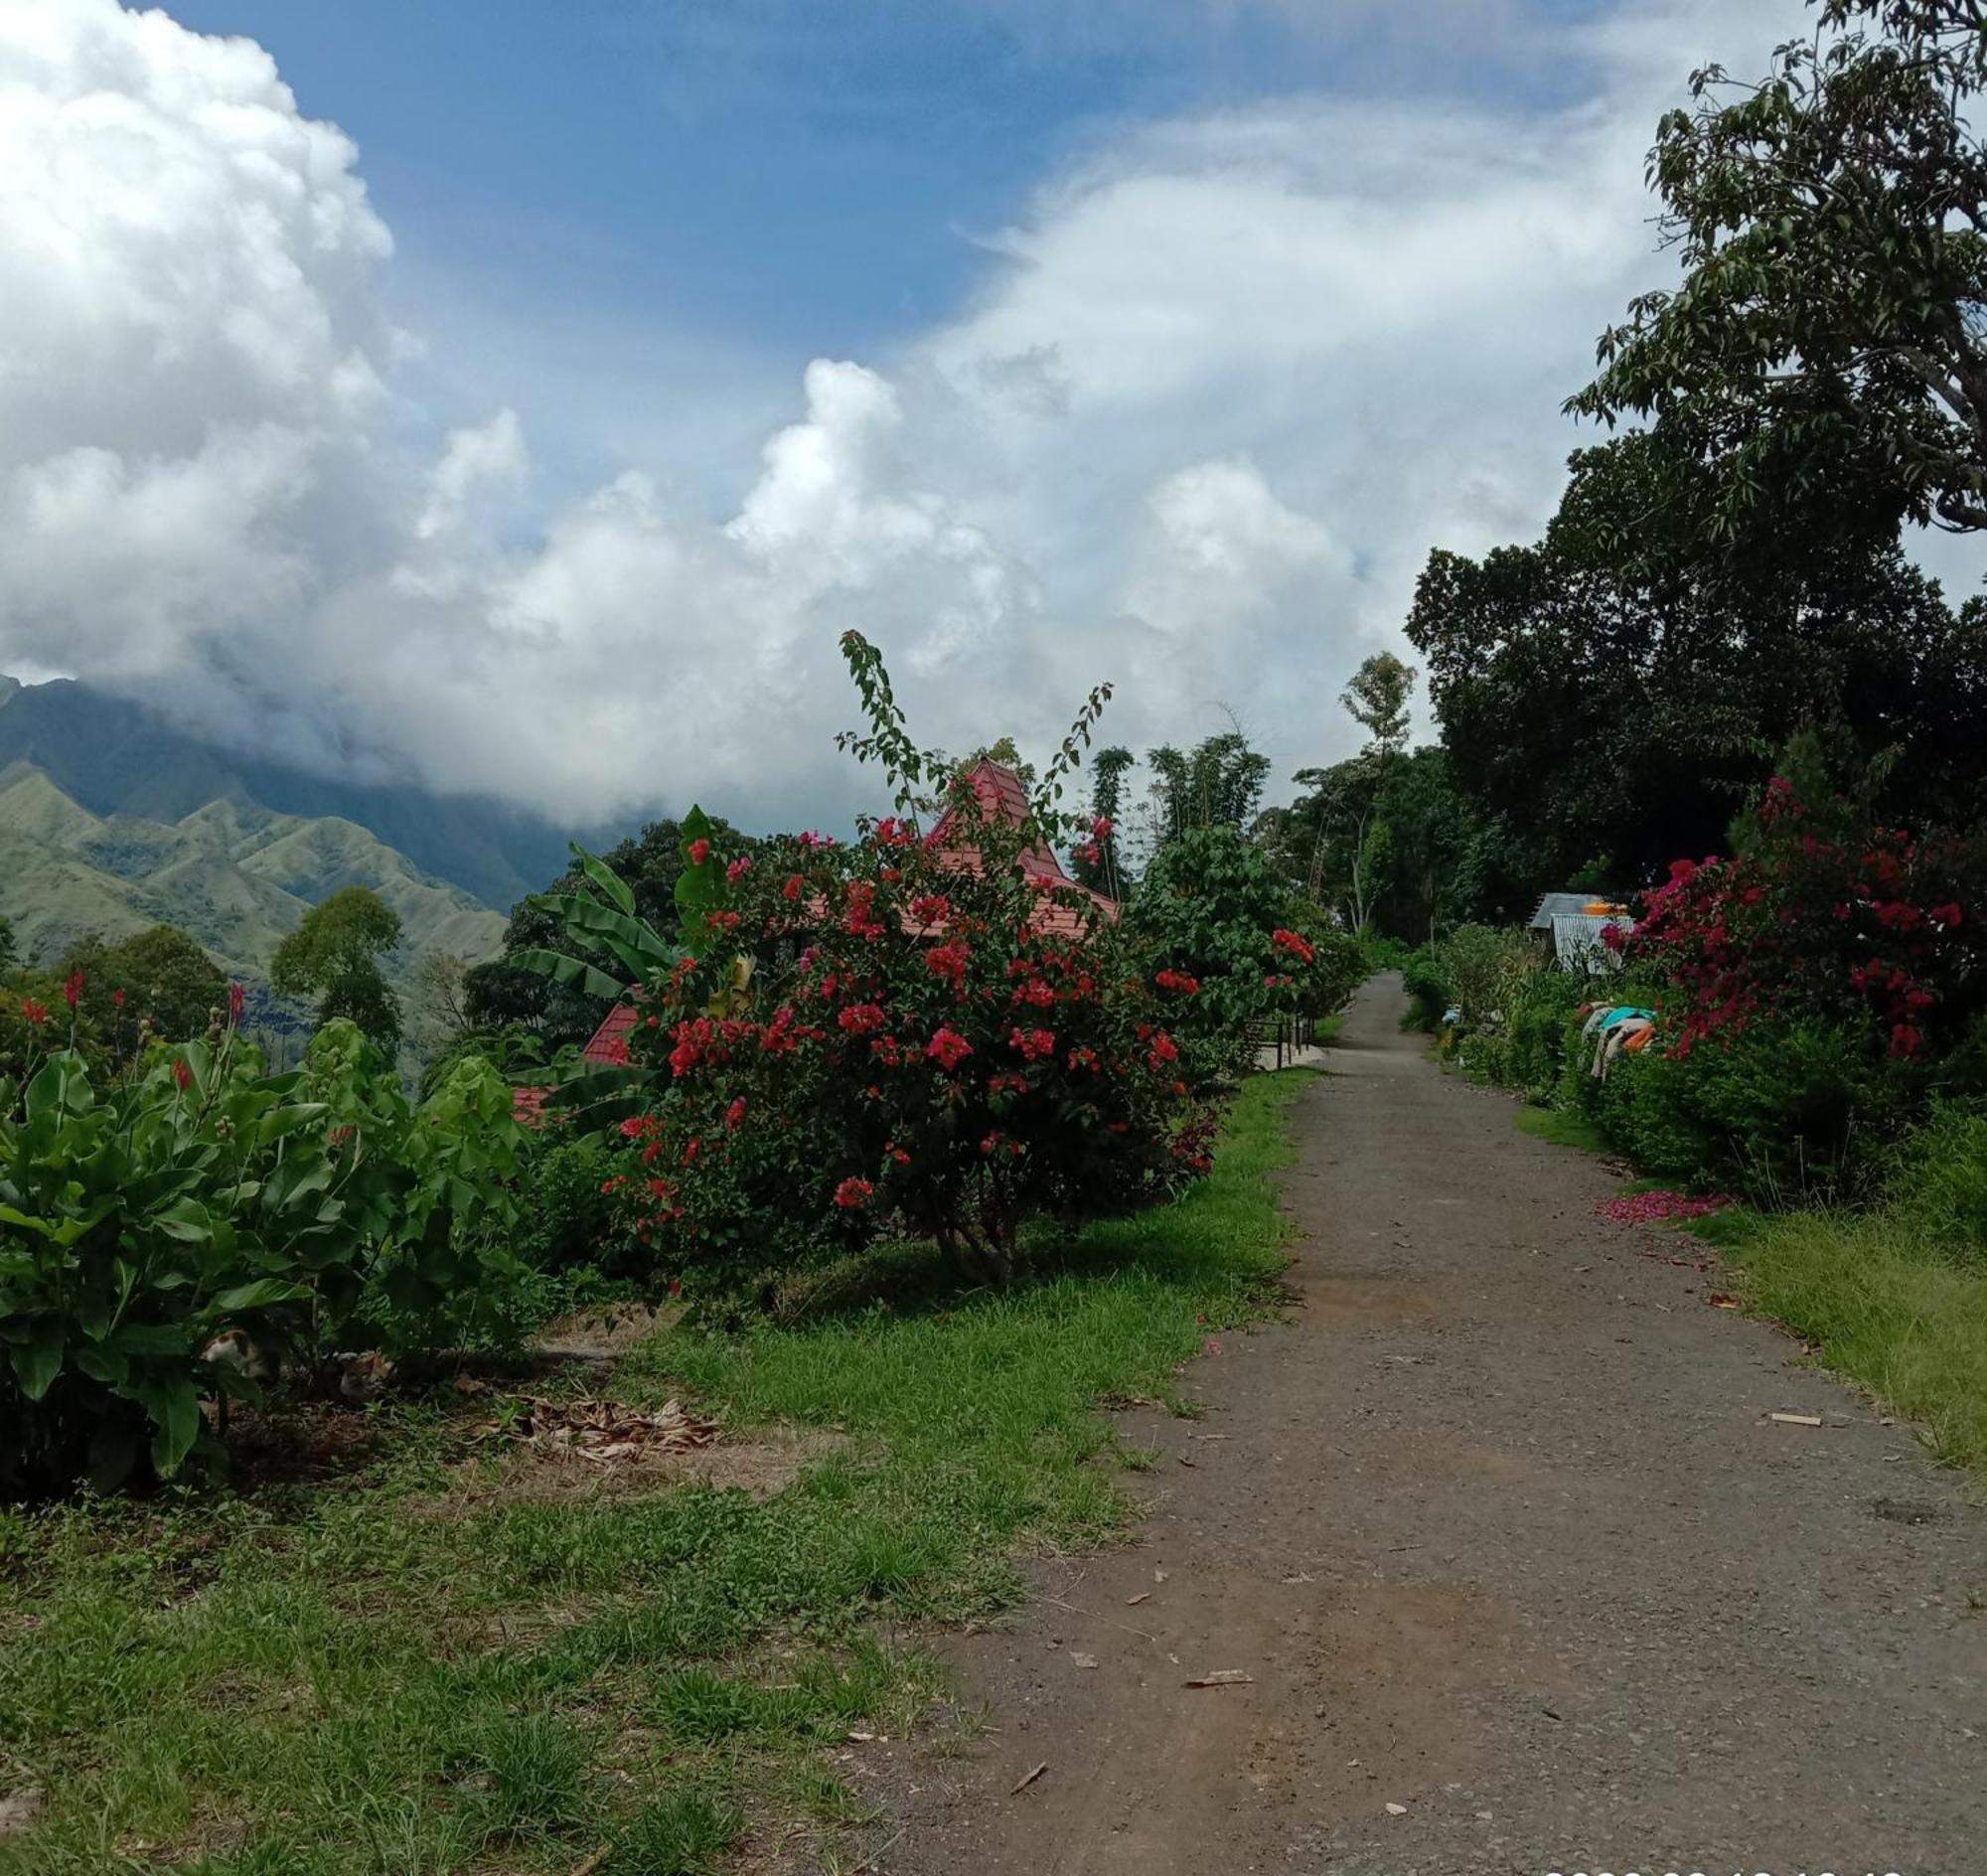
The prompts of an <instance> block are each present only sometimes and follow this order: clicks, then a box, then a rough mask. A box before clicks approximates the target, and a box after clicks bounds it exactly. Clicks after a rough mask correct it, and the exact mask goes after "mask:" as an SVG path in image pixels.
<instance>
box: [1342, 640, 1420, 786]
mask: <svg viewBox="0 0 1987 1876" xmlns="http://www.w3.org/2000/svg"><path fill="white" fill-rule="evenodd" d="M1417 675H1418V674H1417V673H1416V671H1415V668H1414V666H1413V665H1410V664H1406V663H1404V662H1403V661H1402V660H1400V659H1399V658H1396V657H1395V656H1394V654H1393V653H1392V652H1375V653H1374V654H1373V655H1372V656H1371V657H1370V658H1368V659H1365V660H1364V661H1363V662H1362V663H1361V664H1360V666H1359V669H1358V670H1357V671H1355V672H1354V673H1353V674H1352V680H1351V682H1350V683H1349V684H1347V685H1346V687H1345V689H1344V690H1343V691H1341V692H1340V693H1339V697H1338V701H1339V703H1342V704H1343V705H1344V706H1345V710H1346V713H1347V714H1348V715H1349V716H1350V717H1351V718H1352V720H1353V721H1354V722H1355V723H1357V724H1358V725H1359V726H1360V728H1362V729H1363V730H1365V732H1366V754H1367V755H1368V757H1369V758H1370V759H1371V760H1372V761H1374V762H1375V763H1376V764H1379V763H1385V762H1387V761H1389V760H1391V759H1392V758H1393V757H1395V756H1397V755H1399V754H1400V753H1401V751H1402V750H1403V749H1405V748H1406V747H1407V746H1408V705H1409V703H1411V702H1412V701H1413V699H1414V695H1415V678H1416V676H1417Z"/></svg>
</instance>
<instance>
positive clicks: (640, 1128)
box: [621, 1114, 649, 1140]
mask: <svg viewBox="0 0 1987 1876" xmlns="http://www.w3.org/2000/svg"><path fill="white" fill-rule="evenodd" d="M648 1126H649V1122H648V1118H647V1116H646V1115H641V1114H631V1115H629V1116H628V1118H627V1119H626V1120H625V1121H623V1122H622V1123H621V1138H622V1139H623V1140H640V1139H641V1138H642V1136H643V1134H644V1133H646V1132H647V1131H648Z"/></svg>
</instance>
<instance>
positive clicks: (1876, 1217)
mask: <svg viewBox="0 0 1987 1876" xmlns="http://www.w3.org/2000/svg"><path fill="white" fill-rule="evenodd" d="M1704 1224H1705V1225H1706V1226H1707V1227H1708V1229H1706V1230H1705V1231H1704V1233H1703V1235H1705V1236H1706V1237H1708V1238H1710V1239H1711V1241H1712V1242H1713V1243H1715V1244H1716V1245H1717V1246H1718V1247H1719V1249H1720V1250H1721V1251H1723V1252H1724V1254H1725V1256H1726V1258H1727V1260H1728V1261H1729V1262H1730V1263H1731V1264H1732V1265H1733V1267H1734V1268H1735V1269H1736V1270H1737V1271H1738V1273H1739V1289H1740V1295H1741V1298H1742V1300H1743V1301H1744V1302H1745V1303H1746V1305H1747V1307H1748V1308H1750V1309H1752V1310H1754V1311H1755V1312H1757V1313H1758V1314H1759V1315H1761V1316H1769V1317H1771V1318H1772V1319H1773V1320H1774V1321H1776V1322H1778V1323H1781V1324H1783V1325H1785V1327H1786V1328H1787V1329H1790V1330H1792V1332H1793V1333H1794V1334H1796V1335H1798V1336H1800V1337H1801V1338H1802V1339H1803V1340H1804V1341H1807V1342H1811V1343H1812V1344H1813V1345H1814V1347H1815V1348H1816V1350H1817V1351H1818V1353H1819V1355H1820V1358H1821V1360H1822V1361H1823V1363H1824V1364H1825V1365H1826V1366H1828V1367H1830V1368H1833V1369H1835V1370H1836V1371H1837V1372H1838V1373H1841V1374H1844V1375H1847V1376H1849V1377H1850V1378H1851V1379H1853V1380H1855V1381H1857V1382H1859V1383H1860V1384H1861V1385H1863V1386H1864V1387H1866V1388H1868V1389H1869V1390H1870V1392H1871V1393H1873V1394H1875V1395H1877V1396H1878V1397H1879V1398H1880V1399H1882V1400H1884V1401H1885V1402H1886V1403H1888V1404H1889V1405H1890V1406H1891V1407H1893V1408H1895V1409H1896V1410H1897V1412H1898V1413H1899V1414H1901V1415H1903V1416H1904V1417H1906V1418H1907V1419H1911V1420H1914V1421H1917V1422H1918V1423H1919V1424H1920V1425H1921V1426H1922V1427H1923V1428H1924V1430H1925V1435H1926V1438H1927V1440H1928V1442H1929V1444H1930V1446H1931V1448H1932V1450H1933V1451H1934V1452H1935V1453H1936V1454H1937V1455H1938V1457H1939V1458H1940V1459H1942V1460H1944V1461H1946V1462H1947V1463H1948V1464H1950V1465H1954V1466H1963V1467H1966V1468H1969V1469H1970V1470H1972V1471H1973V1472H1975V1473H1977V1474H1980V1475H1982V1476H1984V1477H1987V1274H1982V1273H1981V1272H1980V1271H1979V1270H1978V1269H1968V1268H1965V1267H1963V1266H1961V1265H1956V1264H1952V1263H1947V1262H1946V1261H1944V1260H1943V1259H1941V1258H1939V1257H1938V1256H1936V1255H1935V1253H1934V1250H1933V1247H1932V1246H1931V1245H1930V1244H1928V1243H1927V1242H1926V1241H1925V1239H1924V1237H1923V1235H1922V1234H1921V1233H1920V1232H1918V1231H1916V1230H1913V1229H1911V1227H1910V1226H1908V1225H1906V1224H1905V1223H1904V1222H1903V1221H1901V1220H1900V1219H1898V1218H1897V1217H1895V1216H1893V1215H1891V1214H1889V1213H1887V1212H1884V1211H1876V1212H1870V1213H1866V1214H1853V1213H1847V1212H1825V1211H1808V1212H1789V1213H1785V1214H1783V1215H1779V1216H1763V1215H1761V1214H1759V1213H1757V1212H1746V1211H1733V1212H1723V1213H1716V1214H1714V1215H1713V1216H1712V1217H1711V1218H1708V1219H1706V1220H1705V1221H1704Z"/></svg>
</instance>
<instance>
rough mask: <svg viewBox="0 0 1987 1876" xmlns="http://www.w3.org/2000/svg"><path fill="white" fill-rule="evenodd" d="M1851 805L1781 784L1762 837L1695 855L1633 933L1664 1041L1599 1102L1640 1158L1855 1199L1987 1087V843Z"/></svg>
mask: <svg viewBox="0 0 1987 1876" xmlns="http://www.w3.org/2000/svg"><path fill="white" fill-rule="evenodd" d="M1841 808H1842V804H1841V803H1839V802H1826V803H1822V804H1820V805H1819V807H1812V806H1810V804H1809V803H1807V802H1806V801H1804V800H1803V799H1802V798H1801V796H1800V795H1799V793H1798V792H1797V791H1796V790H1795V788H1794V787H1793V786H1792V785H1791V784H1790V783H1789V782H1787V781H1786V780H1784V779H1777V780H1775V781H1773V782H1772V783H1771V784H1770V785H1769V786H1768V788H1767V789H1766V791H1765V794H1764V796H1763V798H1762V799H1761V801H1760V802H1759V804H1758V809H1757V810H1756V812H1755V814H1754V816H1753V817H1752V823H1751V825H1750V826H1749V827H1748V828H1747V829H1746V830H1745V831H1744V832H1745V842H1744V851H1743V852H1741V853H1740V854H1739V855H1737V856H1736V857H1734V858H1731V859H1710V860H1699V861H1692V860H1678V861H1677V862H1676V863H1675V864H1674V865H1673V866H1672V868H1671V873H1670V878H1669V879H1668V880H1667V881H1666V882H1665V883H1664V884H1663V885H1662V886H1660V887H1658V888H1657V889H1656V890H1655V891H1653V892H1650V893H1649V894H1647V895H1646V897H1645V901H1644V911H1643V917H1642V920H1641V922H1640V923H1639V924H1638V925H1637V926H1636V927H1635V929H1634V931H1633V932H1632V934H1630V935H1628V936H1627V937H1626V938H1625V939H1619V940H1617V941H1616V944H1617V948H1618V949H1619V950H1620V951H1621V953H1622V954H1623V957H1624V961H1625V963H1626V965H1627V967H1628V975H1627V977H1626V979H1624V982H1625V983H1635V984H1639V985H1641V986H1642V989H1641V990H1640V991H1639V992H1637V993H1631V992H1627V991H1623V992H1620V993H1618V994H1621V995H1633V996H1635V997H1636V998H1637V999H1638V1000H1639V999H1640V998H1646V999H1647V1001H1648V1003H1649V1004H1650V1005H1651V1006H1652V1007H1656V1008H1657V1009H1658V1011H1659V1016H1660V1021H1661V1033H1662V1037H1663V1044H1662V1046H1661V1047H1660V1048H1658V1049H1653V1050H1650V1051H1649V1052H1648V1053H1646V1054H1645V1055H1644V1056H1642V1057H1641V1058H1639V1059H1636V1060H1626V1059H1624V1060H1623V1061H1622V1062H1621V1063H1619V1064H1617V1065H1616V1067H1615V1070H1614V1072H1613V1073H1611V1074H1610V1075H1609V1077H1608V1079H1607V1081H1606V1083H1605V1086H1604V1085H1601V1084H1593V1083H1589V1084H1588V1085H1587V1087H1586V1089H1585V1094H1584V1098H1585V1104H1586V1105H1588V1106H1589V1107H1590V1108H1592V1109H1593V1110H1594V1111H1595V1112H1596V1113H1597V1114H1598V1115H1599V1117H1600V1118H1601V1120H1602V1121H1603V1123H1604V1125H1605V1126H1606V1127H1607V1129H1608V1131H1609V1133H1610V1135H1611V1136H1612V1137H1613V1138H1614V1139H1615V1140H1616V1141H1617V1143H1618V1144H1620V1145H1621V1146H1622V1147H1623V1149H1624V1150H1625V1151H1627V1152H1629V1153H1631V1154H1632V1155H1634V1157H1636V1158H1637V1159H1638V1160H1640V1161H1641V1162H1642V1164H1644V1165H1646V1166H1649V1167H1651V1168H1652V1169H1657V1170H1665V1171H1673V1172H1678V1173H1685V1174H1687V1175H1689V1176H1691V1177H1693V1178H1695V1179H1699V1180H1726V1179H1730V1180H1733V1181H1735V1182H1737V1183H1739V1184H1740V1185H1742V1186H1743V1187H1744V1188H1745V1189H1746V1190H1747V1191H1748V1193H1749V1195H1752V1196H1755V1197H1759V1198H1767V1199H1771V1198H1779V1199H1786V1198H1789V1197H1795V1196H1800V1197H1808V1196H1835V1195H1844V1194H1849V1195H1853V1194H1854V1193H1855V1192H1856V1191H1858V1190H1860V1189H1861V1188H1863V1187H1865V1186H1867V1185H1869V1184H1871V1183H1872V1182H1873V1181H1874V1180H1875V1178H1876V1177H1877V1176H1879V1174H1880V1172H1881V1165H1882V1160H1883V1154H1884V1150H1885V1148H1886V1147H1887V1144H1888V1143H1890V1142H1891V1141H1894V1140H1895V1139H1896V1138H1897V1137H1898V1136H1899V1135H1900V1134H1901V1133H1902V1132H1903V1131H1904V1129H1905V1128H1906V1127H1908V1126H1909V1125H1910V1124H1911V1123H1912V1122H1913V1121H1914V1120H1916V1119H1917V1118H1918V1117H1919V1116H1920V1115H1922V1114H1923V1112H1924V1111H1925V1109H1926V1107H1927V1105H1928V1103H1929V1102H1930V1101H1931V1100H1932V1098H1933V1097H1934V1096H1936V1095H1938V1094H1940V1093H1966V1092H1969V1091H1973V1090H1975V1089H1977V1087H1978V1086H1979V1084H1980V1080H1981V1074H1982V1069H1983V1062H1982V1059H1981V1047H1982V1034H1981V1028H1982V1018H1983V1013H1984V1012H1987V946H1983V943H1982V932H1981V926H1980V923H1979V915H1980V909H1981V907H1982V906H1983V904H1987V844H1983V843H1982V841H1981V840H1980V839H1979V838H1977V837H1967V836H1963V835H1958V834H1937V835H1929V836H1925V837H1922V838H1915V839H1914V838H1913V837H1912V836H1911V835H1910V834H1908V833H1906V832H1903V831H1901V830H1898V829H1892V828H1859V829H1855V830H1854V831H1846V830H1845V827H1844V819H1845V817H1844V816H1843V814H1842V812H1841ZM1575 1086H1576V1087H1578V1086H1579V1083H1578V1082H1576V1083H1575Z"/></svg>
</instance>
